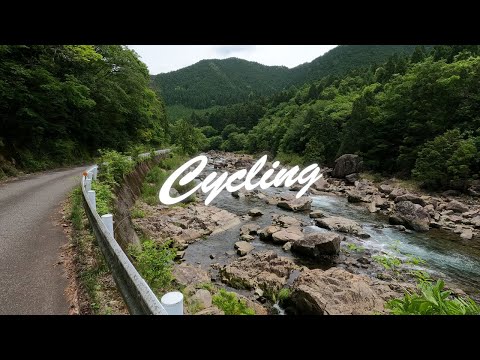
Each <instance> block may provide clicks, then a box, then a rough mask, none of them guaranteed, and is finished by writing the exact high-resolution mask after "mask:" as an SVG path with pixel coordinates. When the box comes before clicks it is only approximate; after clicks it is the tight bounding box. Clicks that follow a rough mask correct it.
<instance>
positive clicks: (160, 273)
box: [129, 240, 176, 293]
mask: <svg viewBox="0 0 480 360" xmlns="http://www.w3.org/2000/svg"><path fill="white" fill-rule="evenodd" d="M170 244H171V241H168V242H166V243H164V244H160V243H159V242H156V241H152V240H147V241H144V242H143V243H142V247H141V249H140V248H139V247H136V246H131V247H130V248H129V250H130V251H129V252H130V255H131V256H132V257H133V259H134V261H135V265H136V268H137V270H138V272H139V273H140V274H141V275H142V277H143V278H144V279H145V281H146V282H147V283H148V284H149V285H150V287H151V288H152V289H153V290H154V291H156V292H157V293H159V292H161V291H163V290H165V289H167V288H168V286H169V285H170V283H171V282H172V280H173V275H172V269H173V260H174V259H175V256H176V251H175V249H173V248H171V247H170Z"/></svg>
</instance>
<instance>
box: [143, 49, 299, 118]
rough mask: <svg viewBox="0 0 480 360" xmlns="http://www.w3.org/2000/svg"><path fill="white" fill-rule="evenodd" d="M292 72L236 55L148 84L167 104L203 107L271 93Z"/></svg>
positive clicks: (190, 68) (163, 75)
mask: <svg viewBox="0 0 480 360" xmlns="http://www.w3.org/2000/svg"><path fill="white" fill-rule="evenodd" d="M292 75H293V74H291V72H290V71H289V69H288V68H287V67H281V66H265V65H261V64H259V63H255V62H250V61H246V60H242V59H237V58H229V59H225V60H215V59H213V60H202V61H200V62H198V63H196V64H194V65H191V66H188V67H186V68H183V69H180V70H177V71H172V72H169V73H166V74H160V75H156V76H153V77H152V84H153V87H154V89H156V90H160V92H161V94H162V96H163V97H164V99H165V100H166V103H167V104H168V105H184V106H187V107H191V108H195V109H203V108H207V107H211V106H215V105H228V104H234V103H238V102H241V101H245V100H247V99H248V97H249V96H251V97H253V96H259V95H270V94H273V93H275V92H277V91H279V90H281V89H282V88H283V87H284V86H286V85H287V84H288V83H289V82H290V80H291V76H292Z"/></svg>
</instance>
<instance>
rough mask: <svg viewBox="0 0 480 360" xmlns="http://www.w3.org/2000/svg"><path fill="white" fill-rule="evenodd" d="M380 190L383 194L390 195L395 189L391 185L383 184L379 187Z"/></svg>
mask: <svg viewBox="0 0 480 360" xmlns="http://www.w3.org/2000/svg"><path fill="white" fill-rule="evenodd" d="M378 190H380V192H381V193H383V194H387V195H388V194H390V193H391V192H392V190H393V188H392V187H391V186H390V185H386V184H382V185H380V186H379V187H378Z"/></svg>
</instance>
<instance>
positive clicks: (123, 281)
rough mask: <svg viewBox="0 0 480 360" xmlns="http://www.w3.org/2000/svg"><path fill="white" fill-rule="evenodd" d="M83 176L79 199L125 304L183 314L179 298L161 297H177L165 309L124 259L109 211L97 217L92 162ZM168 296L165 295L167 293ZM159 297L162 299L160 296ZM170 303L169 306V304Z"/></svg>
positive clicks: (141, 311)
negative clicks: (82, 203) (81, 199)
mask: <svg viewBox="0 0 480 360" xmlns="http://www.w3.org/2000/svg"><path fill="white" fill-rule="evenodd" d="M168 151H169V150H157V151H156V152H155V155H161V154H164V153H167V152H168ZM148 155H149V154H141V155H140V156H141V157H148ZM86 173H87V176H82V181H81V187H82V194H83V202H84V207H85V211H86V213H87V217H88V220H89V222H90V225H91V227H92V229H93V232H94V234H95V237H96V239H97V241H98V244H99V246H100V250H101V251H102V254H103V256H104V257H105V260H106V262H107V264H108V267H109V268H110V271H111V272H112V275H113V278H114V280H115V283H116V284H117V287H118V289H119V291H120V294H121V295H122V297H123V299H124V301H125V304H126V305H127V307H128V310H129V312H130V314H132V315H168V314H169V313H170V314H179V313H183V297H181V296H180V297H179V294H177V295H178V296H177V297H175V296H172V294H171V293H169V294H170V295H169V294H166V295H165V296H164V297H165V298H166V299H167V300H168V299H172V298H173V299H179V298H181V301H182V302H181V303H178V300H176V301H177V303H173V304H170V303H168V302H164V305H166V306H168V308H169V312H167V311H166V310H165V307H164V306H163V305H162V303H161V302H160V301H159V300H158V298H157V296H156V295H155V294H154V293H153V291H152V289H150V287H149V286H148V284H147V283H146V282H145V280H144V279H143V278H142V277H141V276H140V274H139V273H138V271H137V269H135V267H134V266H133V264H132V263H131V262H130V260H129V259H128V257H127V255H126V254H125V252H124V251H123V250H122V248H121V247H120V245H119V244H118V243H117V241H116V240H115V238H114V234H113V219H112V215H111V214H106V215H103V216H100V215H99V214H98V212H97V210H96V199H95V191H93V190H91V183H92V181H95V180H96V179H97V173H98V166H97V165H95V166H93V167H91V168H90V169H88V170H87V171H86ZM167 295H169V296H167ZM162 299H163V298H162ZM169 305H170V306H172V307H171V308H170V306H169ZM180 309H182V310H180Z"/></svg>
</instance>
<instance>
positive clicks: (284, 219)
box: [272, 214, 302, 228]
mask: <svg viewBox="0 0 480 360" xmlns="http://www.w3.org/2000/svg"><path fill="white" fill-rule="evenodd" d="M272 221H273V223H274V224H276V225H279V226H281V227H284V228H286V227H290V226H301V225H302V222H301V221H300V220H298V219H297V218H295V217H293V216H288V215H278V214H274V215H273V216H272Z"/></svg>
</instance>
